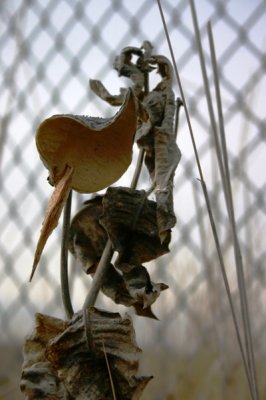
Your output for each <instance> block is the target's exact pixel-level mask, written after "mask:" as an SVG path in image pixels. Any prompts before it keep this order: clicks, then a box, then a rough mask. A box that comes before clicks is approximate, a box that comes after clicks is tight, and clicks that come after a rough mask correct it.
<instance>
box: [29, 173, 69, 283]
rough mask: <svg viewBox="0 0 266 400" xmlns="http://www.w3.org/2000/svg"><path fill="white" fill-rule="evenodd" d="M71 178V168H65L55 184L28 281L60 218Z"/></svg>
mask: <svg viewBox="0 0 266 400" xmlns="http://www.w3.org/2000/svg"><path fill="white" fill-rule="evenodd" d="M72 176H73V168H72V167H69V166H67V167H66V168H65V171H64V174H63V175H62V177H61V178H60V180H59V181H58V182H57V185H56V187H55V189H54V192H53V194H52V196H51V198H50V200H49V203H48V207H47V210H46V212H45V216H44V220H43V223H42V229H41V233H40V237H39V240H38V243H37V246H36V250H35V255H34V261H33V266H32V272H31V275H30V281H31V280H32V278H33V275H34V272H35V270H36V268H37V265H38V263H39V261H40V258H41V255H42V251H43V249H44V246H45V244H46V242H47V240H48V238H49V236H50V235H51V233H52V231H53V230H54V229H55V227H56V226H57V224H58V220H59V218H60V215H61V212H62V209H63V207H64V204H65V202H66V200H67V197H68V195H69V192H70V187H71V181H72Z"/></svg>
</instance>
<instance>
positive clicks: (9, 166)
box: [0, 0, 266, 400]
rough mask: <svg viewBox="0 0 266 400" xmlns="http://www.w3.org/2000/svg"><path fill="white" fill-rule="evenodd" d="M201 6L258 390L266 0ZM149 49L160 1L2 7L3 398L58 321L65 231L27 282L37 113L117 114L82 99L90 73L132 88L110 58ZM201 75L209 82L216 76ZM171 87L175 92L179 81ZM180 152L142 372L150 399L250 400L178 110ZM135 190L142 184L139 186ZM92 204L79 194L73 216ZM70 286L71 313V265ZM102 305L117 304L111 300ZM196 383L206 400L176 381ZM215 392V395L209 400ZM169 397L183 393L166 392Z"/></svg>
mask: <svg viewBox="0 0 266 400" xmlns="http://www.w3.org/2000/svg"><path fill="white" fill-rule="evenodd" d="M162 7H163V10H164V13H165V18H166V22H167V26H168V30H169V34H170V37H171V40H172V45H173V49H174V54H175V59H176V62H177V67H178V70H179V73H180V76H181V81H182V84H183V88H184V92H185V96H186V99H187V102H188V107H189V113H190V116H191V120H192V126H193V130H194V133H195V139H196V143H197V147H198V150H199V154H200V160H201V163H202V168H203V172H204V176H205V180H206V183H207V187H208V190H209V193H210V196H211V201H212V206H213V210H214V215H215V220H216V223H217V226H218V232H219V236H220V238H221V243H222V249H223V254H224V257H225V260H226V268H227V273H228V279H229V282H230V285H231V289H232V292H233V299H234V303H235V305H236V307H237V308H239V293H238V289H237V281H236V272H235V265H234V258H233V252H232V247H231V244H232V243H231V242H232V241H231V239H230V235H229V232H228V219H227V216H226V212H225V205H224V200H223V194H222V190H221V179H220V177H219V173H218V172H217V171H218V170H217V163H216V160H215V157H214V154H213V151H212V140H211V135H210V127H209V126H210V123H209V118H208V113H207V106H206V99H205V96H204V90H203V82H202V78H201V72H200V66H199V60H198V56H197V50H196V44H195V34H194V31H193V25H192V20H191V12H190V7H189V3H188V2H187V1H186V0H162ZM196 7H197V13H198V18H199V21H200V27H201V35H202V41H203V46H204V51H205V55H206V59H207V65H208V66H210V55H209V46H208V41H207V31H206V23H207V21H208V20H209V19H210V20H211V21H212V26H213V32H214V40H215V45H216V52H217V58H218V64H219V72H220V85H221V93H222V101H223V109H224V119H225V127H226V135H227V141H228V156H229V163H230V170H231V176H232V187H233V195H234V202H235V207H236V218H237V227H238V233H239V238H240V243H241V249H242V255H243V260H244V266H245V275H246V285H247V293H248V299H249V307H250V314H251V322H252V331H253V335H254V347H255V354H256V358H257V363H258V365H259V367H258V376H259V382H260V387H261V385H262V381H261V379H260V373H261V371H262V370H263V371H264V372H265V365H264V366H263V364H259V363H260V362H261V360H262V359H263V356H265V350H266V346H265V337H266V312H265V311H266V286H265V285H266V276H265V256H266V249H265V243H264V242H265V234H266V201H265V189H266V174H265V156H266V152H265V150H266V131H265V100H266V99H265V93H266V76H265V69H266V58H265V48H266V31H265V24H266V2H265V0H261V1H260V0H253V1H250V0H242V1H240V0H232V1H224V0H220V1H219V0H201V1H200V2H196ZM144 40H149V41H150V42H151V43H152V44H153V46H154V52H155V53H156V54H163V55H166V56H167V57H169V50H168V46H167V41H166V38H165V33H164V30H163V25H162V22H161V19H160V14H159V10H158V5H157V2H156V1H151V0H134V1H130V0H128V1H122V0H112V1H111V0H102V1H98V0H91V1H81V0H23V1H22V0H9V1H7V0H4V1H1V4H0V71H1V74H0V113H1V133H0V160H1V161H0V162H1V164H0V174H1V177H0V185H1V196H0V226H1V233H0V255H1V258H0V323H1V331H0V345H1V348H2V350H1V354H3V359H2V360H1V370H0V398H1V399H2V398H3V399H9V398H10V399H14V398H22V397H20V395H19V392H18V382H19V374H20V370H19V368H20V363H21V346H22V342H23V338H24V336H25V334H27V333H29V332H30V330H31V329H32V324H33V320H34V314H35V312H43V313H49V314H52V315H54V316H58V317H63V309H62V302H61V295H60V289H59V252H60V232H61V224H59V226H58V228H57V229H56V231H55V232H54V233H53V235H52V237H51V238H50V239H49V242H48V245H47V247H46V248H45V251H44V255H43V257H42V260H41V263H40V266H39V269H38V270H37V273H36V275H35V277H34V279H33V282H32V283H31V284H29V283H28V279H29V275H30V270H31V264H32V260H33V254H34V251H35V245H36V242H37V238H38V235H39V231H40V227H41V222H42V219H43V214H44V210H45V207H46V205H47V201H48V198H49V196H50V194H51V191H52V188H51V187H50V186H49V185H48V183H47V181H46V178H47V171H46V169H45V168H44V166H43V164H42V163H41V161H40V160H39V157H38V154H37V151H36V148H35V138H34V136H35V131H36V128H37V126H38V125H39V123H40V122H41V121H42V120H43V119H44V118H46V117H48V116H50V115H52V114H56V113H73V114H86V115H91V116H93V115H95V116H110V115H113V114H114V113H115V112H116V109H115V108H111V107H110V106H107V105H106V104H105V103H103V102H102V101H101V100H100V99H98V98H96V96H95V95H94V94H93V93H91V92H90V90H89V86H88V81H89V78H94V79H99V80H102V81H103V83H104V84H105V85H106V86H107V88H108V89H109V91H110V92H111V93H114V94H115V93H118V92H119V88H120V87H121V86H126V85H128V82H127V81H126V80H125V79H121V78H119V77H118V76H117V74H116V71H115V70H114V69H113V67H112V65H113V60H114V57H115V55H117V54H119V53H120V51H121V49H122V48H123V47H125V46H137V47H140V46H141V45H142V43H143V41H144ZM208 73H209V78H210V82H211V87H213V80H212V74H211V70H210V69H209V70H208ZM155 80H156V77H154V81H155ZM151 83H152V82H151ZM174 90H175V92H176V95H177V96H179V91H178V87H177V84H176V83H175V86H174ZM178 144H179V147H180V148H181V151H182V160H181V162H180V165H179V166H178V169H177V171H176V177H175V211H176V215H177V225H176V227H175V229H174V230H173V240H172V243H171V253H170V254H168V255H166V256H164V257H162V258H161V259H159V260H158V262H156V263H152V264H151V265H148V269H149V271H150V273H151V275H152V278H153V279H154V280H155V281H156V280H157V281H163V282H165V283H167V284H168V285H169V286H170V289H168V291H166V292H164V293H163V294H162V295H161V298H160V299H159V300H158V302H157V303H158V304H156V307H155V309H154V311H155V313H157V315H158V317H159V318H160V322H158V321H150V320H145V319H141V318H140V317H136V318H134V320H135V328H136V334H137V339H138V342H139V344H140V345H141V347H142V348H143V350H144V358H145V354H146V355H147V357H146V360H144V361H143V365H144V367H143V368H144V370H145V373H147V374H149V373H150V374H153V375H155V379H154V382H153V383H151V384H150V393H149V394H148V395H147V396H148V397H147V398H149V399H158V400H160V399H166V398H169V399H170V398H171V399H172V398H182V399H188V398H193V399H196V398H204V399H209V398H221V399H222V398H229V397H228V396H229V395H228V396H227V397H223V394H222V393H225V392H223V391H224V390H229V392H230V390H231V391H232V393H233V390H234V389H233V386H234V384H233V383H232V381H235V382H236V381H237V382H238V383H237V384H236V386H238V389H237V390H242V392H238V395H237V396H236V397H232V398H239V399H240V398H241V399H244V398H246V397H245V396H246V394H247V386H246V383H245V379H244V375H243V371H242V367H241V364H240V366H238V364H237V360H238V359H239V352H238V347H237V342H236V339H235V332H234V329H233V324H232V317H231V313H230V310H229V307H228V300H227V297H226V294H225V290H224V284H223V281H222V276H221V272H220V269H219V264H218V261H217V256H216V252H215V248H214V244H213V239H212V234H211V230H210V224H209V219H208V216H207V213H206V206H205V203H204V199H203V195H202V191H201V186H200V183H199V182H198V180H197V178H199V175H198V171H197V168H196V163H195V158H194V155H193V150H192V146H191V141H190V137H189V133H188V128H187V124H186V121H185V117H184V112H183V110H182V111H181V115H180V128H179V132H178ZM131 173H132V169H131V168H130V169H129V170H128V171H127V173H126V174H125V176H124V177H123V178H122V180H121V181H119V182H118V183H117V184H123V185H127V184H128V182H129V180H130V176H131ZM144 175H145V174H144ZM142 185H144V187H145V180H143V183H142ZM87 198H88V196H87V197H86V196H80V195H79V196H78V195H75V198H74V209H73V214H74V212H75V210H77V209H78V207H80V204H81V202H82V201H84V200H85V199H87ZM71 277H72V278H71V283H72V287H71V290H72V293H73V301H74V305H75V309H76V310H78V309H79V308H80V307H81V305H82V303H83V300H84V296H85V294H86V292H87V291H88V289H89V287H90V279H89V278H87V277H86V276H83V275H82V273H81V271H79V269H78V268H77V266H76V265H75V263H74V262H73V260H72V261H71ZM99 304H100V305H103V304H104V306H105V307H108V309H111V310H117V309H118V307H117V306H116V305H113V304H111V303H110V302H106V300H105V299H101V300H100V302H99ZM122 311H123V309H122ZM206 349H207V350H206ZM145 352H146V353H145ZM156 357H157V358H156ZM149 361H151V362H150V363H149ZM145 368H146V369H145ZM263 368H264V369H263ZM203 371H204V372H203ZM233 371H234V372H233ZM193 374H194V375H193ZM229 378H230V379H229ZM192 382H193V385H194V387H196V388H198V389H197V393H198V395H199V393H205V397H196V395H195V396H194V397H193V394H192V395H191V396H192V397H189V396H190V395H189V393H188V392H187V393H186V394H184V393H185V392H181V391H182V390H183V389H182V387H183V386H187V387H191V386H193V385H192V384H191V383H192ZM228 382H229V383H228ZM212 385H215V387H216V389H215V390H216V391H217V393H218V396H219V395H220V396H221V397H215V395H214V392H213V391H212V390H214V389H213V387H212ZM228 385H229V386H230V385H231V389H230V387H229V386H228ZM177 387H178V388H177ZM184 390H185V389H184ZM191 390H192V389H191ZM176 391H179V392H176ZM175 392H176V393H179V396H180V397H174V396H175V395H174V393H175ZM229 392H228V393H229ZM171 393H172V395H173V397H170V394H171ZM182 393H183V394H182ZM230 393H231V392H230ZM239 393H241V394H240V395H239ZM261 393H264V395H262V397H261V398H264V399H266V392H263V388H262V387H261ZM1 396H2V397H1ZM16 396H17V397H16ZM167 396H168V397H167ZM181 396H182V397H181ZM203 396H204V394H203ZM208 396H212V397H208ZM239 396H240V397H239ZM247 398H248V397H247Z"/></svg>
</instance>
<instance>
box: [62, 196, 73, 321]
mask: <svg viewBox="0 0 266 400" xmlns="http://www.w3.org/2000/svg"><path fill="white" fill-rule="evenodd" d="M71 203H72V190H70V192H69V195H68V198H67V201H66V204H65V207H64V214H63V228H62V229H63V233H62V242H61V259H60V279H61V295H62V300H63V305H64V310H65V313H66V316H67V318H69V319H70V318H72V316H73V314H74V311H73V307H72V303H71V298H70V293H69V282H68V234H69V226H70V214H71Z"/></svg>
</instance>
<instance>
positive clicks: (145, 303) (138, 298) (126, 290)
mask: <svg viewBox="0 0 266 400" xmlns="http://www.w3.org/2000/svg"><path fill="white" fill-rule="evenodd" d="M127 269H128V270H127V271H125V268H123V271H122V272H119V271H117V269H116V268H115V267H114V266H113V265H112V264H110V265H109V266H108V269H107V272H106V275H105V278H104V282H103V286H102V288H101V290H102V292H103V293H104V294H105V295H106V296H108V297H110V298H111V299H112V300H113V301H114V302H115V303H117V304H123V305H124V306H126V307H130V306H133V307H134V309H135V312H136V314H137V315H140V316H143V317H149V318H153V319H157V317H156V316H155V314H154V313H153V311H152V309H151V305H152V304H153V303H154V302H155V301H156V299H157V298H158V297H159V295H160V293H161V291H162V290H165V289H167V288H168V286H167V285H165V284H164V283H154V282H152V281H151V279H150V276H149V273H148V271H147V270H146V268H145V267H143V266H142V265H139V266H127Z"/></svg>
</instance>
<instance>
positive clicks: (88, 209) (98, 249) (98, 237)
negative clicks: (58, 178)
mask: <svg viewBox="0 0 266 400" xmlns="http://www.w3.org/2000/svg"><path fill="white" fill-rule="evenodd" d="M102 213H103V205H102V196H95V197H94V198H93V199H90V200H89V201H87V202H86V203H85V206H84V207H83V208H82V209H81V210H80V211H79V212H78V213H77V214H76V215H75V216H74V217H73V219H72V221H71V225H70V229H69V241H68V245H69V251H70V252H71V253H72V254H73V255H74V256H75V258H77V260H78V261H79V262H80V264H81V266H82V268H83V269H84V271H85V272H86V273H87V274H88V273H92V272H94V271H95V268H96V266H97V264H98V262H99V260H100V258H101V255H102V252H103V250H104V247H105V244H106V242H107V232H106V230H105V229H104V228H103V227H102V226H101V225H100V224H99V219H100V218H101V216H102Z"/></svg>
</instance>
